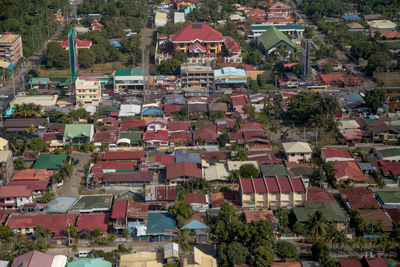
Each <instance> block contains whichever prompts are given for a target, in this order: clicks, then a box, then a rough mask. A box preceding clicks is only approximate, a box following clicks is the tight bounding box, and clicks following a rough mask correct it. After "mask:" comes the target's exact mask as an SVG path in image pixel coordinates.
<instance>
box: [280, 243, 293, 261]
mask: <svg viewBox="0 0 400 267" xmlns="http://www.w3.org/2000/svg"><path fill="white" fill-rule="evenodd" d="M275 246H276V248H275V251H276V255H277V256H278V257H279V258H281V259H282V260H284V261H287V260H289V259H295V258H297V251H296V247H295V246H294V245H293V244H292V243H289V242H287V241H284V240H280V241H278V242H276V245H275Z"/></svg>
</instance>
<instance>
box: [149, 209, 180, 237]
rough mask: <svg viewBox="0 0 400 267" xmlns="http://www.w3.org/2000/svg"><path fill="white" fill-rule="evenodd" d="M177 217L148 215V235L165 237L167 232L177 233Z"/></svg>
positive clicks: (159, 214)
mask: <svg viewBox="0 0 400 267" xmlns="http://www.w3.org/2000/svg"><path fill="white" fill-rule="evenodd" d="M175 230H176V222H175V217H174V216H172V215H171V214H169V213H148V214H147V230H146V234H147V235H163V234H164V232H165V231H175Z"/></svg>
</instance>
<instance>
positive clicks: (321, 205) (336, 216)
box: [293, 201, 346, 222]
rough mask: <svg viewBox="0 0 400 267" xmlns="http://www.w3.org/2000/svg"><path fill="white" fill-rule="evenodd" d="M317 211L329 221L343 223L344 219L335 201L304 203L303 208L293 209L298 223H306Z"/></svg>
mask: <svg viewBox="0 0 400 267" xmlns="http://www.w3.org/2000/svg"><path fill="white" fill-rule="evenodd" d="M317 210H319V211H321V212H322V215H323V216H324V217H325V218H326V219H328V220H329V221H335V222H345V221H346V217H345V216H344V214H343V211H342V209H341V208H340V206H339V204H338V203H337V202H336V201H321V202H318V201H315V202H306V203H305V204H304V207H294V208H293V212H294V214H295V215H296V218H297V220H298V221H300V222H305V221H307V220H308V219H309V218H310V217H311V216H312V215H313V214H314V213H315V212H316V211H317Z"/></svg>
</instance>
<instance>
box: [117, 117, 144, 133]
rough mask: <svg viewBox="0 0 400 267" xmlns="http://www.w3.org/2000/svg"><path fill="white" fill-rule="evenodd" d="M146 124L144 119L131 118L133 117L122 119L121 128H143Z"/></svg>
mask: <svg viewBox="0 0 400 267" xmlns="http://www.w3.org/2000/svg"><path fill="white" fill-rule="evenodd" d="M144 126H145V122H144V120H139V119H135V118H131V119H127V120H123V121H121V123H120V130H121V131H127V130H128V129H129V128H137V129H142V128H144Z"/></svg>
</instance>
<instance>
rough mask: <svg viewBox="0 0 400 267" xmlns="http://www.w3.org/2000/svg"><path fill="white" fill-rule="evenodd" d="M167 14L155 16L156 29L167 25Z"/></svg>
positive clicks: (161, 13)
mask: <svg viewBox="0 0 400 267" xmlns="http://www.w3.org/2000/svg"><path fill="white" fill-rule="evenodd" d="M167 15H168V14H167V13H164V12H156V15H155V16H154V25H156V27H162V26H165V25H166V24H167V19H168V17H167Z"/></svg>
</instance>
